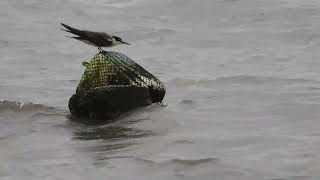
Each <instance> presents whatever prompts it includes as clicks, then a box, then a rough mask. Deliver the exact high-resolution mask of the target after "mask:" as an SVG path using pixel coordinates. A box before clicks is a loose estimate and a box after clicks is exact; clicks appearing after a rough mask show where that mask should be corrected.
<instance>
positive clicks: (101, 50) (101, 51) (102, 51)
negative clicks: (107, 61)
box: [98, 47, 107, 54]
mask: <svg viewBox="0 0 320 180" xmlns="http://www.w3.org/2000/svg"><path fill="white" fill-rule="evenodd" d="M98 50H99V52H100V53H102V54H103V53H106V52H107V51H105V50H103V49H102V48H101V47H98Z"/></svg>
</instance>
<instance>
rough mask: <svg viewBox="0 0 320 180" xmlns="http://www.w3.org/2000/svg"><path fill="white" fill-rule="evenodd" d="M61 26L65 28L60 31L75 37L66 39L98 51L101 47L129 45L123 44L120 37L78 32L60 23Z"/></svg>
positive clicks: (84, 31) (85, 31) (92, 32)
mask: <svg viewBox="0 0 320 180" xmlns="http://www.w3.org/2000/svg"><path fill="white" fill-rule="evenodd" d="M61 25H62V26H63V27H65V28H66V29H61V30H63V31H66V32H69V33H72V34H74V35H77V36H75V37H70V36H67V37H70V38H74V39H77V40H79V41H82V42H84V43H86V44H90V45H93V46H96V47H98V49H99V51H103V50H102V49H101V47H113V46H116V45H118V44H127V45H130V44H129V43H127V42H124V41H123V40H122V39H121V38H120V37H118V36H112V35H109V34H107V33H105V32H94V31H87V30H79V29H76V28H73V27H70V26H68V25H66V24H63V23H61Z"/></svg>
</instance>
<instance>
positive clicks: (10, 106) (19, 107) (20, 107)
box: [0, 100, 54, 112]
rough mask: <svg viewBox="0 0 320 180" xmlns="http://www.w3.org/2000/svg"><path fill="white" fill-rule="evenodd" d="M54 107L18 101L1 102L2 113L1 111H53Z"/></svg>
mask: <svg viewBox="0 0 320 180" xmlns="http://www.w3.org/2000/svg"><path fill="white" fill-rule="evenodd" d="M52 109H54V108H53V107H49V106H45V105H42V104H33V103H23V102H18V101H7V100H4V101H0V112H1V111H15V112H23V111H37V110H52Z"/></svg>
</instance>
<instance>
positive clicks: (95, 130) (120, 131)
mask: <svg viewBox="0 0 320 180" xmlns="http://www.w3.org/2000/svg"><path fill="white" fill-rule="evenodd" d="M151 134H152V132H151V131H145V130H139V129H135V128H132V127H126V126H125V125H124V124H123V123H122V124H119V125H108V126H106V125H102V126H101V125H99V126H94V127H90V126H89V127H84V128H80V129H78V130H76V131H75V132H74V139H78V140H98V139H99V140H106V141H115V140H127V139H132V138H140V137H144V136H149V135H151Z"/></svg>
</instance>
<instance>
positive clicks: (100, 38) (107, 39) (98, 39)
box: [81, 31, 113, 46]
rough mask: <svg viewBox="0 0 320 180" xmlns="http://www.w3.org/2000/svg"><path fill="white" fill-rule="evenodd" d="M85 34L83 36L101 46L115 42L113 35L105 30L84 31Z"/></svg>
mask: <svg viewBox="0 0 320 180" xmlns="http://www.w3.org/2000/svg"><path fill="white" fill-rule="evenodd" d="M82 32H83V35H82V36H81V37H82V38H84V39H87V40H90V41H93V42H94V43H96V44H97V45H100V46H109V45H111V44H112V43H113V41H112V36H110V35H109V34H107V33H105V32H93V31H82Z"/></svg>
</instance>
